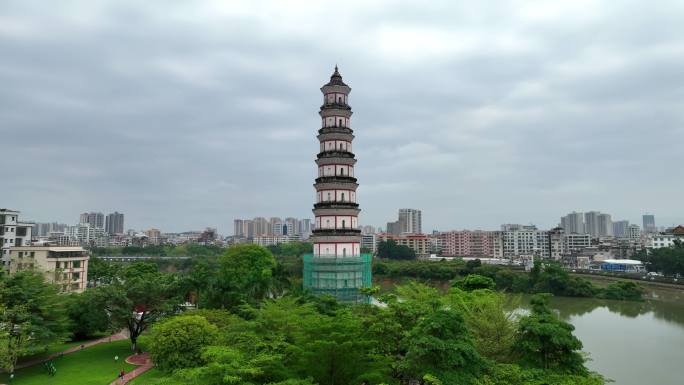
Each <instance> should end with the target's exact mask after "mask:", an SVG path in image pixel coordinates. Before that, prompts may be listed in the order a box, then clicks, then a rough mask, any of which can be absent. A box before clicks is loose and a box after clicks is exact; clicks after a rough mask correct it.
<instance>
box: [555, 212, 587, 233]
mask: <svg viewBox="0 0 684 385" xmlns="http://www.w3.org/2000/svg"><path fill="white" fill-rule="evenodd" d="M560 227H562V228H563V230H564V232H565V233H567V234H570V233H575V234H584V233H585V230H584V215H583V214H582V213H578V212H575V211H573V212H571V213H570V214H568V215H566V216H564V217H561V226H560Z"/></svg>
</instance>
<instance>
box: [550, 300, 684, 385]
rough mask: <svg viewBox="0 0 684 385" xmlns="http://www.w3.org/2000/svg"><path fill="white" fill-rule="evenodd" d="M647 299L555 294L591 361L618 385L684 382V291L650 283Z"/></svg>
mask: <svg viewBox="0 0 684 385" xmlns="http://www.w3.org/2000/svg"><path fill="white" fill-rule="evenodd" d="M646 290H647V295H646V296H647V298H648V299H647V300H646V301H645V302H623V301H608V300H596V299H585V298H553V299H552V301H551V307H552V308H554V309H555V310H557V311H558V313H559V315H560V316H561V318H563V319H565V320H566V321H568V322H570V323H571V324H573V325H574V326H575V335H576V336H577V337H578V338H579V339H580V340H581V341H582V343H583V344H584V349H583V350H584V351H585V352H586V353H588V354H589V357H590V361H589V362H588V363H587V366H588V367H589V368H590V369H591V370H594V371H596V372H599V373H601V374H602V375H604V376H605V377H607V378H610V379H612V380H614V381H615V384H617V385H649V384H654V385H656V384H659V385H681V384H684V290H681V289H669V288H652V287H647V288H646Z"/></svg>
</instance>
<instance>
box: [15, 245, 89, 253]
mask: <svg viewBox="0 0 684 385" xmlns="http://www.w3.org/2000/svg"><path fill="white" fill-rule="evenodd" d="M12 250H17V251H44V250H47V251H55V252H68V251H85V249H84V248H83V247H81V246H16V247H12Z"/></svg>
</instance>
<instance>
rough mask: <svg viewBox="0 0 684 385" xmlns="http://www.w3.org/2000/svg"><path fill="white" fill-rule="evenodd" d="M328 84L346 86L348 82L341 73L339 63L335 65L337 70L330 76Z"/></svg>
mask: <svg viewBox="0 0 684 385" xmlns="http://www.w3.org/2000/svg"><path fill="white" fill-rule="evenodd" d="M326 86H346V84H345V83H344V82H343V81H342V75H340V71H339V70H338V68H337V65H335V72H333V74H332V75H331V76H330V81H329V82H328V84H326Z"/></svg>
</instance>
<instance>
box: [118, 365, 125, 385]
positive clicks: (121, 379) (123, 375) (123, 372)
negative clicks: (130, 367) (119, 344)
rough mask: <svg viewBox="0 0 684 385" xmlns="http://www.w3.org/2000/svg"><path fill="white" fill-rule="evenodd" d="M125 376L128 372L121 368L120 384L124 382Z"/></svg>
mask: <svg viewBox="0 0 684 385" xmlns="http://www.w3.org/2000/svg"><path fill="white" fill-rule="evenodd" d="M125 376H126V372H125V371H124V370H123V369H121V371H120V372H119V383H120V384H123V383H124V377H125Z"/></svg>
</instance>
